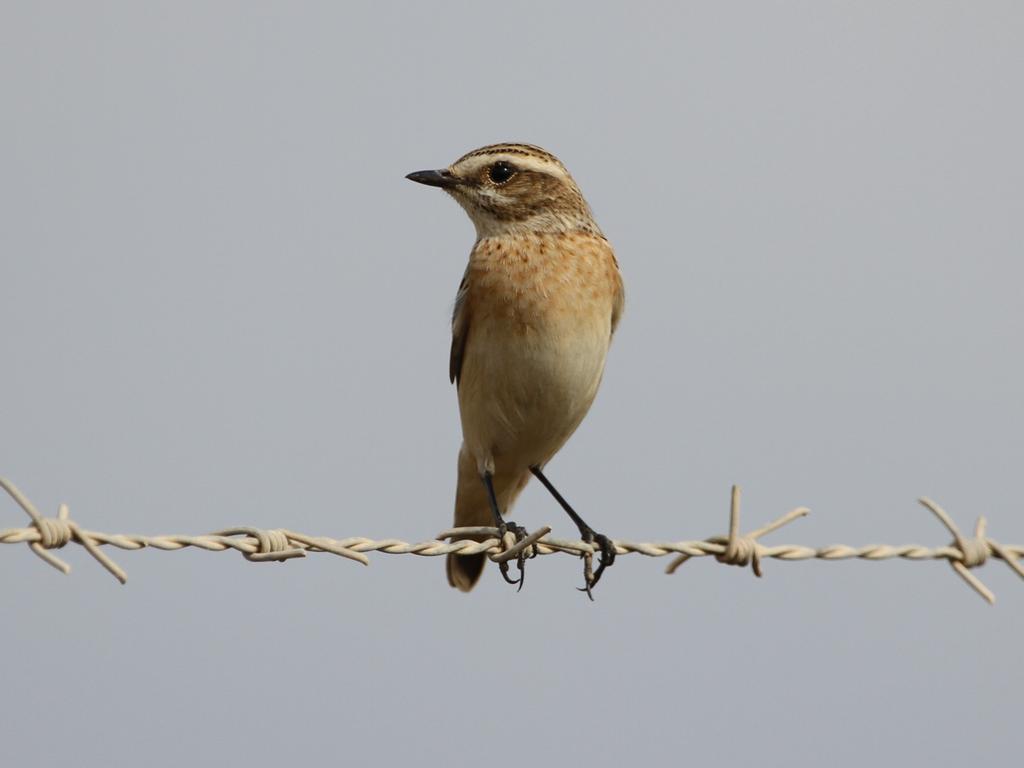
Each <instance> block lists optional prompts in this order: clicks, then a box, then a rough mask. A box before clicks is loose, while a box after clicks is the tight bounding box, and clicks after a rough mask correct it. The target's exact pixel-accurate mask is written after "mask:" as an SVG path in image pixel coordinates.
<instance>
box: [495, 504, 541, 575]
mask: <svg viewBox="0 0 1024 768" xmlns="http://www.w3.org/2000/svg"><path fill="white" fill-rule="evenodd" d="M510 531H511V533H512V535H513V536H514V537H515V540H516V543H517V544H518V543H519V542H520V541H522V540H523V539H525V538H526V535H527V531H526V529H525V528H524V527H523V526H521V525H517V524H516V523H513V522H511V521H509V522H502V523H501V525H499V526H498V537H499V538H500V539H501V540H502V541H503V542H504V540H505V534H506V533H508V532H510ZM527 549H529V550H530V554H529V557H536V556H537V552H536V550H535V549H534V548H533V547H527ZM526 559H527V554H526V550H523V551H521V552H520V553H519V554H518V555H516V569H517V570H518V571H519V578H518V579H513V578H512V577H511V576H509V575H508V560H502V561H501V562H500V563H498V569H499V570H500V571H501V577H502V578H503V579H504V580H505V583H507V584H518V585H519V588H518V589H517V590H516V592H521V591H522V589H523V582H524V581H525V579H526Z"/></svg>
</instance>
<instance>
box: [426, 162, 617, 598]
mask: <svg viewBox="0 0 1024 768" xmlns="http://www.w3.org/2000/svg"><path fill="white" fill-rule="evenodd" d="M406 178H407V179H409V180H411V181H414V182H418V183H420V184H425V185H427V186H431V187H438V188H440V189H442V190H444V191H445V192H447V193H448V194H449V195H450V196H451V197H453V198H455V200H456V202H458V203H459V205H461V206H462V208H463V209H464V210H465V212H466V213H467V214H468V215H469V218H470V220H471V221H472V223H473V225H474V227H475V228H476V241H475V243H474V244H473V247H472V250H471V251H470V255H469V263H468V264H467V266H466V271H465V274H464V275H463V278H462V282H461V283H460V285H459V288H458V291H457V293H456V297H455V306H454V310H453V312H452V339H451V353H450V356H449V368H448V373H449V378H450V380H451V382H452V383H453V384H455V385H456V387H457V394H458V403H459V415H460V418H461V422H462V438H463V441H462V446H461V448H460V450H459V455H458V476H457V483H456V491H455V526H456V527H464V526H488V525H491V524H493V525H495V526H496V527H497V528H498V532H499V534H500V535H501V538H502V539H504V534H505V533H506V531H509V530H511V531H512V532H513V533H514V534H515V535H516V538H517V540H521V539H522V538H523V537H524V536H525V533H526V532H525V529H524V528H522V527H521V526H519V525H517V524H516V523H514V522H511V521H506V520H505V519H504V517H503V516H504V515H507V514H508V513H509V511H510V510H511V508H512V505H513V504H514V502H515V500H516V498H517V497H518V496H519V494H520V492H521V491H522V490H523V488H524V487H525V486H526V484H527V483H528V481H529V480H530V478H531V477H536V478H537V479H538V480H539V481H540V483H541V484H542V485H543V486H544V487H545V488H546V489H547V490H548V491H549V492H550V494H551V495H552V496H553V497H554V499H555V500H556V501H557V502H558V504H559V505H560V506H561V507H562V508H563V509H564V510H565V512H566V513H567V514H568V515H569V517H570V518H571V519H572V521H573V522H574V523H575V524H576V526H577V528H578V529H579V531H580V535H581V537H582V539H583V540H584V541H586V542H588V543H590V544H596V547H595V550H596V551H597V552H599V555H600V560H599V565H598V568H597V569H596V570H593V569H592V558H591V556H590V555H589V554H586V555H584V587H583V588H582V589H583V591H585V592H586V593H587V594H588V596H590V597H591V599H593V596H592V594H591V588H592V587H594V586H595V585H596V584H597V581H598V579H600V577H601V574H602V573H603V572H604V570H605V568H606V567H608V566H610V565H611V564H612V563H613V562H614V559H615V548H614V545H613V543H612V542H611V541H610V540H609V539H608V537H607V536H605V535H603V534H599V533H597V532H596V531H594V530H593V529H592V528H591V527H590V526H589V525H588V524H587V523H585V522H584V521H583V519H582V518H581V517H580V516H579V514H577V513H576V511H575V510H574V509H573V508H572V506H570V504H569V503H568V502H567V501H566V500H565V498H564V497H563V496H562V495H561V494H560V493H559V492H558V490H557V489H556V488H555V487H554V485H552V483H551V481H550V480H549V479H548V478H547V475H546V473H545V467H546V465H547V464H548V462H549V461H550V460H551V458H552V457H553V456H554V455H555V454H556V453H557V452H558V451H559V450H560V449H561V448H562V446H563V445H565V443H566V441H567V440H568V439H569V438H570V437H571V436H572V434H573V432H575V431H576V428H577V427H578V426H579V425H580V423H581V422H582V421H583V418H584V416H586V414H587V412H588V411H589V409H590V406H591V404H592V403H593V401H594V397H595V395H596V394H597V390H598V387H599V385H600V383H601V378H602V376H603V374H604V368H605V359H606V357H607V354H608V350H609V346H610V344H611V341H612V336H613V335H614V333H615V329H616V327H617V326H618V323H619V318H620V317H621V316H622V311H623V306H624V300H625V298H624V297H625V293H624V287H623V281H622V275H621V273H620V271H619V265H618V261H617V260H616V258H615V253H614V251H613V249H612V246H611V245H610V244H609V242H608V240H607V239H606V238H605V236H604V234H603V233H602V232H601V229H600V228H599V227H598V225H597V223H596V222H595V221H594V217H593V214H592V212H591V209H590V206H589V205H588V204H587V202H586V200H585V199H584V197H583V194H582V193H581V192H580V189H579V186H577V184H576V182H575V181H574V179H573V177H572V176H571V175H570V174H569V171H568V170H567V169H566V167H565V165H563V164H562V162H561V161H560V160H559V159H558V158H557V157H555V156H554V155H553V154H551V153H550V152H548V151H546V150H544V149H542V148H540V147H538V146H535V145H532V144H518V143H502V144H490V145H488V146H484V147H480V148H479V149H474V150H473V151H471V152H468V153H466V154H465V155H463V156H462V157H460V158H459V159H458V160H456V161H455V162H454V163H452V164H451V165H449V166H448V167H447V168H443V169H439V170H426V171H415V172H413V173H410V174H408V175H407V176H406ZM462 538H476V539H477V540H481V539H482V538H483V537H481V536H464V537H462ZM484 565H485V555H484V554H483V553H477V554H470V555H463V554H457V553H450V554H449V555H448V557H447V563H446V570H447V575H448V582H449V584H450V585H451V586H453V587H455V588H457V589H459V590H461V591H463V592H468V591H470V590H471V589H472V588H473V586H474V585H475V584H476V583H477V581H478V580H479V579H480V575H481V573H482V572H483V569H484ZM501 566H502V567H501V573H502V576H504V578H505V580H506V581H508V582H509V583H512V584H518V585H519V589H521V588H522V584H523V578H524V576H525V573H524V562H523V555H522V554H520V555H519V558H518V566H519V576H518V579H512V578H510V577H509V575H508V571H507V564H506V563H504V562H503V563H501Z"/></svg>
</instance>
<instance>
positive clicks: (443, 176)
mask: <svg viewBox="0 0 1024 768" xmlns="http://www.w3.org/2000/svg"><path fill="white" fill-rule="evenodd" d="M405 178H407V179H409V181H415V182H416V183H417V184H426V185H427V186H428V187H441V188H442V189H448V188H449V187H454V186H455V185H456V184H458V183H459V180H458V179H456V178H455V177H454V176H452V172H451V171H449V170H446V169H445V170H440V171H413V172H412V173H410V174H409V175H408V176H406V177H405Z"/></svg>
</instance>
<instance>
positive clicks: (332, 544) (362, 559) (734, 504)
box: [0, 477, 1024, 603]
mask: <svg viewBox="0 0 1024 768" xmlns="http://www.w3.org/2000/svg"><path fill="white" fill-rule="evenodd" d="M0 487H2V488H3V489H4V490H5V491H6V492H7V494H8V495H9V496H10V497H11V498H12V499H13V500H14V501H15V502H16V503H17V504H18V506H20V507H21V508H22V509H23V510H25V512H26V514H28V516H29V518H31V524H30V525H29V526H27V527H24V528H7V529H4V530H0V544H28V546H29V548H30V549H31V550H32V551H33V552H34V553H35V554H36V555H38V556H39V557H40V558H42V559H43V560H44V561H45V562H47V563H49V564H50V565H52V566H53V567H54V568H56V569H57V570H59V571H61V572H62V573H65V574H66V573H69V572H70V571H71V566H70V565H68V564H67V563H65V562H64V561H63V560H61V559H60V558H58V557H57V556H56V555H54V554H53V552H52V551H51V550H54V549H60V548H62V547H64V546H66V545H67V544H69V543H74V544H79V545H81V546H82V547H84V548H85V550H86V551H87V552H88V553H89V554H90V555H92V557H93V558H95V559H96V561H97V562H99V563H100V565H102V566H103V567H104V568H106V569H107V571H109V572H110V573H111V574H112V575H113V576H114V578H116V579H117V580H118V581H120V582H121V583H122V584H124V583H126V582H127V580H128V576H127V574H126V573H125V572H124V570H123V569H122V568H121V567H120V566H118V565H117V563H115V562H114V561H113V560H112V559H111V558H110V557H109V556H107V555H106V554H105V553H104V552H103V551H102V550H101V549H100V547H103V546H110V547H116V548H118V549H124V550H136V549H147V548H149V549H162V550H165V551H175V550H179V549H185V548H186V547H195V548H198V549H203V550H206V551H209V552H223V551H226V550H235V551H237V552H240V553H241V554H242V555H243V556H244V557H245V559H247V560H251V561H253V562H268V561H275V562H278V561H284V560H290V559H293V558H297V557H305V556H306V554H307V553H315V552H324V553H330V554H333V555H337V556H339V557H344V558H347V559H349V560H354V561H356V562H358V563H362V564H363V565H369V563H370V559H369V558H368V557H367V556H366V554H365V553H367V552H382V553H384V554H389V555H421V556H424V557H437V556H439V555H447V554H451V553H454V554H457V555H473V554H479V553H484V554H486V555H487V556H488V557H489V558H490V559H491V560H493V561H494V562H498V563H502V562H507V561H508V560H511V559H513V558H517V557H519V555H520V553H528V554H530V556H533V555H550V554H555V553H566V554H572V555H577V556H581V557H592V556H593V555H594V552H595V549H594V547H593V546H592V545H591V544H588V543H587V542H584V541H579V540H570V539H558V538H554V537H551V536H549V534H550V533H551V528H550V527H549V526H543V527H541V528H539V529H537V530H536V531H534V532H533V533H531V534H529V535H528V536H526V537H525V538H524V539H522V540H520V541H518V542H517V541H515V539H514V537H513V535H512V534H511V533H507V534H506V535H505V537H504V538H499V534H498V529H497V528H492V527H471V528H451V529H448V530H445V531H442V532H441V533H439V534H438V535H437V538H435V539H432V540H429V541H422V542H419V543H409V542H405V541H402V540H400V539H367V538H362V537H351V538H347V539H334V538H329V537H326V536H307V535H306V534H302V533H296V532H295V531H290V530H287V529H284V528H275V529H270V530H267V529H262V528H252V527H248V526H242V527H236V528H229V529H225V530H221V531H215V532H213V533H208V534H204V535H200V536H178V535H167V536H140V535H130V534H121V533H102V532H99V531H89V530H85V529H83V528H81V527H80V526H79V525H78V524H77V523H76V522H74V521H73V520H72V519H71V516H70V511H69V508H68V505H67V504H61V505H60V506H59V507H58V511H57V517H44V516H43V515H41V514H40V513H39V511H38V510H37V509H36V507H35V505H34V504H33V503H32V502H31V501H29V499H28V497H26V496H25V495H24V494H23V493H22V492H21V491H20V490H18V488H17V486H15V485H14V483H12V482H11V481H9V480H7V479H5V478H2V477H0ZM918 501H919V503H920V504H921V505H922V506H924V507H925V508H927V509H928V510H930V511H931V512H932V514H934V515H935V517H936V518H938V520H939V521H940V522H941V523H942V524H943V525H944V526H945V527H946V529H947V530H948V531H949V532H950V534H952V536H953V541H952V542H951V543H950V544H948V545H946V546H943V547H933V548H929V547H925V546H921V545H918V544H902V545H895V546H893V545H888V544H871V545H868V546H862V547H851V546H846V545H844V544H832V545H829V546H825V547H808V546H803V545H798V544H782V545H776V546H773V547H769V546H765V545H763V544H761V543H760V541H759V539H760V538H761V537H762V536H765V535H767V534H769V533H772V532H773V531H776V530H778V529H779V528H781V527H783V526H784V525H787V524H789V523H791V522H793V521H794V520H797V519H799V518H801V517H804V516H805V515H807V514H809V513H810V510H809V509H807V508H806V507H797V508H796V509H793V510H791V511H789V512H787V513H786V514H784V515H782V516H781V517H779V518H778V519H777V520H774V521H773V522H771V523H768V524H767V525H764V526H762V527H761V528H758V529H757V530H754V531H752V532H750V533H747V534H741V533H740V488H739V486H733V488H732V497H731V504H730V510H729V533H728V534H727V535H724V536H711V537H709V538H707V539H701V540H694V541H676V542H646V543H643V542H633V541H625V540H621V539H616V540H614V541H613V542H612V544H613V545H614V546H615V552H616V554H617V555H628V554H641V555H646V556H648V557H665V556H667V555H675V557H674V558H673V560H672V562H671V563H669V565H668V567H667V568H666V569H665V572H666V573H669V574H671V573H675V571H676V570H677V569H678V568H679V567H680V566H681V565H683V563H685V562H686V561H687V560H689V559H690V558H694V557H714V558H715V559H716V560H717V561H718V562H720V563H724V564H726V565H737V566H741V567H746V566H747V565H749V566H750V567H751V569H752V570H753V572H754V574H755V575H756V576H758V577H760V576H761V575H762V573H763V571H762V561H763V560H764V559H765V558H773V559H776V560H826V561H833V560H852V559H859V560H873V561H875V560H891V559H895V558H899V559H903V560H914V561H919V560H946V561H948V562H949V564H950V566H951V567H952V568H953V570H954V571H955V572H956V573H957V575H959V576H960V577H961V578H962V579H963V580H964V581H965V582H966V583H967V584H968V585H969V586H970V587H971V588H972V589H974V591H975V592H977V593H978V594H979V595H981V596H982V597H983V598H984V599H985V600H987V601H988V602H989V603H994V602H995V595H994V594H993V593H992V591H991V590H989V589H988V587H986V586H985V585H984V584H983V583H982V582H981V580H980V579H979V578H978V577H977V576H976V575H975V574H973V573H972V572H971V569H974V568H978V567H980V566H982V565H984V564H985V562H986V561H987V560H988V559H989V558H996V559H999V560H1003V561H1004V562H1005V563H1006V564H1007V565H1008V566H1009V567H1010V569H1011V570H1013V571H1014V573H1016V574H1017V575H1018V576H1020V577H1021V578H1022V579H1024V567H1022V566H1021V564H1020V562H1019V561H1020V559H1021V558H1024V546H1020V545H1004V544H1000V543H999V542H997V541H995V540H994V539H992V538H991V537H989V536H987V535H986V529H987V524H986V520H985V518H984V517H979V518H978V520H977V523H976V524H975V528H974V535H973V536H970V537H968V536H965V535H964V534H963V533H961V532H960V529H959V528H958V527H957V526H956V524H955V523H954V522H953V520H952V518H951V517H950V516H949V515H948V514H947V513H946V511H945V510H943V509H942V508H941V507H940V506H939V505H938V504H936V503H935V502H934V501H932V500H931V499H928V498H921V499H918ZM460 536H474V537H477V538H480V537H483V538H482V540H479V541H476V540H469V539H459V538H458V537H460ZM456 539H457V540H456Z"/></svg>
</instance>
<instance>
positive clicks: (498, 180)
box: [487, 160, 516, 184]
mask: <svg viewBox="0 0 1024 768" xmlns="http://www.w3.org/2000/svg"><path fill="white" fill-rule="evenodd" d="M487 175H488V176H489V177H490V179H491V181H493V182H494V183H495V184H504V183H505V182H506V181H508V180H509V179H511V178H512V177H513V176H515V175H516V169H515V168H514V167H513V166H512V165H511V164H509V163H506V162H505V161H504V160H499V161H498V162H496V163H495V164H494V165H492V166H491V170H490V171H488V173H487Z"/></svg>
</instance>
